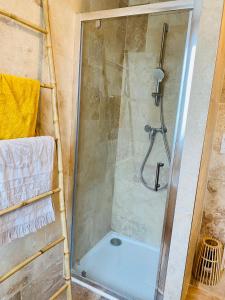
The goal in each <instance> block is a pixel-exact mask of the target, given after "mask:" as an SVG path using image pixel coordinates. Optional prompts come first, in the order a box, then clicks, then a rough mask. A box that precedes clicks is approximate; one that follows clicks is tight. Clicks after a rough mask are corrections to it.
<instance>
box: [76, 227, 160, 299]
mask: <svg viewBox="0 0 225 300" xmlns="http://www.w3.org/2000/svg"><path fill="white" fill-rule="evenodd" d="M112 239H116V240H114V241H115V242H118V241H121V242H122V243H121V245H119V246H115V245H112V243H111V240H112ZM158 261H159V250H158V249H155V248H152V247H150V246H146V245H145V244H143V243H140V242H137V241H134V240H132V239H130V238H127V237H125V236H122V235H119V234H117V233H115V232H110V233H109V234H107V235H106V236H105V237H104V238H103V239H102V240H101V241H100V242H99V243H98V244H97V245H96V246H95V247H94V248H92V249H91V250H90V251H89V252H88V253H87V254H86V255H85V256H84V257H83V258H82V259H81V260H80V262H79V265H78V266H77V271H78V272H79V273H80V274H81V273H82V272H83V274H85V275H86V277H87V278H88V279H91V280H93V281H95V282H97V283H100V284H101V285H102V286H104V287H107V288H109V289H112V290H113V291H116V292H117V293H119V294H120V295H123V296H125V297H127V298H129V299H142V300H153V299H154V291H155V284H156V278H157V268H158ZM149 270H150V271H149ZM86 299H88V298H86ZM91 299H92V298H91Z"/></svg>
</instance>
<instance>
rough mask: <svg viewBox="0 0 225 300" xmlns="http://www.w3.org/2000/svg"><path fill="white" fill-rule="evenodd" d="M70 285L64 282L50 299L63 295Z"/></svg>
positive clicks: (53, 299)
mask: <svg viewBox="0 0 225 300" xmlns="http://www.w3.org/2000/svg"><path fill="white" fill-rule="evenodd" d="M68 287H69V285H68V284H67V283H66V284H64V285H63V286H62V287H61V288H60V289H59V290H58V291H57V292H55V294H54V295H52V296H51V297H50V298H49V300H55V299H56V298H57V297H58V296H59V295H61V294H62V293H63V292H64V291H65V290H66V289H67V288H68Z"/></svg>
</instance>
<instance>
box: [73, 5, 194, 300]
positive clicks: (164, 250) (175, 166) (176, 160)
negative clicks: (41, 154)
mask: <svg viewBox="0 0 225 300" xmlns="http://www.w3.org/2000/svg"><path fill="white" fill-rule="evenodd" d="M193 9H194V0H177V1H167V2H159V3H153V4H146V5H138V6H131V7H125V8H116V9H110V10H102V11H94V12H89V13H80V14H76V16H75V18H76V22H75V25H76V28H75V32H76V38H75V40H76V41H79V42H75V65H76V70H75V107H76V108H75V110H76V120H75V124H76V126H75V127H76V128H75V140H76V142H75V143H76V146H75V171H74V197H73V210H72V219H73V222H72V223H73V224H72V232H71V253H74V247H75V246H74V243H75V242H74V226H75V224H74V223H75V222H74V211H75V201H76V200H75V193H76V178H77V164H78V138H79V117H80V83H81V67H82V43H83V39H82V38H83V27H82V24H83V22H85V21H97V20H102V19H111V18H119V17H128V16H135V15H144V14H148V15H151V14H152V15H154V14H157V13H160V14H162V13H167V12H178V11H189V23H188V30H187V37H186V45H185V53H184V60H183V71H182V78H181V83H180V94H179V103H178V112H177V119H176V127H175V134H174V141H173V149H172V160H171V167H170V176H169V184H168V192H167V204H166V210H165V218H164V229H163V233H162V242H161V257H160V263H159V270H158V283H157V287H156V293H155V300H162V299H164V296H163V294H164V288H165V282H166V275H167V274H166V271H167V265H168V261H169V252H170V242H171V237H172V227H173V219H174V212H175V206H176V196H177V187H178V179H179V174H180V163H181V157H182V149H183V140H184V131H185V127H186V118H187V108H188V104H189V99H190V90H191V84H190V82H192V77H193V71H194V70H193V69H194V61H195V49H196V43H197V38H196V36H197V33H196V30H197V27H198V22H197V21H198V20H195V18H193ZM71 267H72V266H71ZM74 281H76V282H77V281H80V282H81V283H82V284H83V285H84V286H86V285H87V283H88V284H89V286H91V287H92V288H93V290H95V291H96V288H97V289H99V291H101V294H102V293H103V294H104V293H106V294H107V293H108V294H109V295H111V297H115V296H117V295H116V294H114V293H113V292H111V291H109V290H105V289H104V288H102V287H101V286H100V285H96V283H93V282H91V281H89V280H87V279H86V278H85V279H83V278H82V277H80V276H78V275H75V276H74ZM117 297H118V298H119V299H124V298H122V297H119V296H117Z"/></svg>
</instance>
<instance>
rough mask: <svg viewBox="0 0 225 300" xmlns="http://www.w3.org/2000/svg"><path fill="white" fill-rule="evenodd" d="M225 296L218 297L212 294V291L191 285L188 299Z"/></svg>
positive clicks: (216, 298) (203, 299) (197, 299)
mask: <svg viewBox="0 0 225 300" xmlns="http://www.w3.org/2000/svg"><path fill="white" fill-rule="evenodd" d="M224 299H225V298H221V297H217V296H215V295H212V294H211V293H210V292H208V291H205V290H202V289H199V288H196V287H192V286H191V287H190V288H189V291H188V295H187V298H186V300H224Z"/></svg>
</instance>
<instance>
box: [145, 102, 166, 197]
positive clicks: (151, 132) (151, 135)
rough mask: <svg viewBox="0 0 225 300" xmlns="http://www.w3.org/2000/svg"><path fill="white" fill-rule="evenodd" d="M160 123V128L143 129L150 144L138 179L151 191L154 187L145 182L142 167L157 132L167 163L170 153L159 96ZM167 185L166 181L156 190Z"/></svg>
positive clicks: (147, 127)
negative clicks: (147, 135)
mask: <svg viewBox="0 0 225 300" xmlns="http://www.w3.org/2000/svg"><path fill="white" fill-rule="evenodd" d="M160 123H161V127H160V128H152V127H150V126H148V125H147V126H146V129H145V130H146V131H147V132H149V140H150V145H149V148H148V152H147V153H146V155H145V158H144V161H143V163H142V165H141V168H140V179H141V182H142V183H143V185H144V186H145V187H146V188H147V189H149V190H151V191H156V190H155V187H152V186H151V185H149V184H148V183H147V181H146V180H145V178H144V169H145V166H146V163H147V161H148V159H149V156H150V154H151V152H152V149H153V146H154V143H155V140H156V136H157V134H158V133H161V134H162V137H163V143H164V147H165V151H166V155H167V159H168V162H169V164H170V162H171V153H170V148H169V143H168V138H167V128H166V125H165V119H164V108H163V97H161V101H160ZM167 186H168V184H167V183H166V184H165V185H163V186H161V187H160V188H159V189H158V190H163V189H166V188H167Z"/></svg>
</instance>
